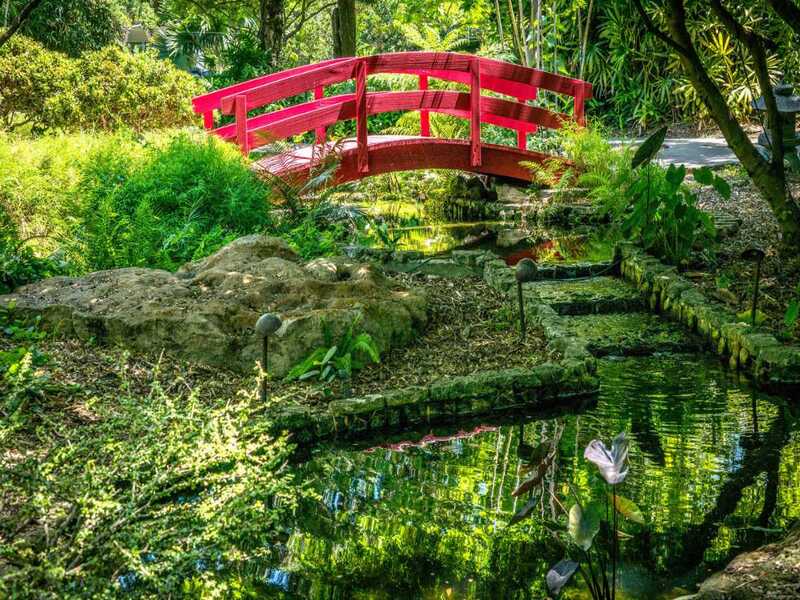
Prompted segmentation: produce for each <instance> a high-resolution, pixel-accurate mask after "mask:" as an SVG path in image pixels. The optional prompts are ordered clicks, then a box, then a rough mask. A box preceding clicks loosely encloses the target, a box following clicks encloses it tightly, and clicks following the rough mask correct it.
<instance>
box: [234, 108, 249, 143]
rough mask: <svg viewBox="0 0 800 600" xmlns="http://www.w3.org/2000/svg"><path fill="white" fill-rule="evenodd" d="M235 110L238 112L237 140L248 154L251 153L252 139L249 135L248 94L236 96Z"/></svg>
mask: <svg viewBox="0 0 800 600" xmlns="http://www.w3.org/2000/svg"><path fill="white" fill-rule="evenodd" d="M234 112H235V114H236V141H237V142H238V144H239V149H240V150H241V151H242V154H244V155H245V156H247V155H248V154H250V140H249V139H248V137H247V96H245V95H244V94H240V95H238V96H236V101H235V110H234Z"/></svg>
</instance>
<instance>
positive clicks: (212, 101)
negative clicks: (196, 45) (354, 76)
mask: <svg viewBox="0 0 800 600" xmlns="http://www.w3.org/2000/svg"><path fill="white" fill-rule="evenodd" d="M343 60H349V59H348V58H333V59H330V60H325V61H322V62H319V63H316V64H310V65H300V66H299V67H294V68H291V69H287V70H285V71H277V72H275V73H269V74H267V75H262V76H261V77H256V78H255V79H250V80H248V81H242V82H241V83H235V84H233V85H229V86H227V87H224V88H219V89H218V90H214V91H213V92H208V93H207V94H202V95H200V96H195V97H194V98H192V108H193V109H194V112H195V113H197V114H202V115H203V122H204V125H205V127H206V129H212V128H213V127H214V111H215V110H219V111H221V110H222V105H221V103H222V99H223V98H225V97H226V96H230V95H232V94H241V93H242V92H246V91H249V90H251V89H253V88H257V87H259V86H262V85H264V84H266V83H270V82H272V81H276V80H278V79H283V78H284V77H291V76H292V75H298V74H300V73H304V72H306V71H311V70H312V69H315V68H317V67H319V66H320V65H325V64H333V63H337V62H341V61H343Z"/></svg>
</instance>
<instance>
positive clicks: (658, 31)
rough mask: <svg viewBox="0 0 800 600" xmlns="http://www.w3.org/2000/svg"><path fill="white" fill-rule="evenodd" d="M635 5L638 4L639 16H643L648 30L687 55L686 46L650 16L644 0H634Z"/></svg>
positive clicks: (678, 51) (680, 52) (679, 52)
mask: <svg viewBox="0 0 800 600" xmlns="http://www.w3.org/2000/svg"><path fill="white" fill-rule="evenodd" d="M633 3H634V5H635V6H636V10H637V11H638V13H639V16H640V17H642V21H644V26H645V27H646V28H647V30H648V31H649V32H650V33H652V34H653V35H654V36H656V37H657V38H658V39H660V40H661V41H662V42H664V43H665V44H666V45H667V46H669V47H670V48H672V49H673V50H675V52H677V53H678V54H681V55H684V56H685V55H686V52H687V50H686V48H684V47H683V46H681V45H680V44H679V43H678V42H676V41H675V40H674V39H672V38H671V37H670V36H668V35H667V34H666V33H664V32H663V31H661V29H659V28H658V27H657V26H656V24H655V23H653V19H651V18H650V15H648V14H647V11H646V10H645V9H644V6H643V5H642V0H633Z"/></svg>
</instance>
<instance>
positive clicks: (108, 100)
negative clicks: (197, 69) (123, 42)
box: [0, 36, 202, 131]
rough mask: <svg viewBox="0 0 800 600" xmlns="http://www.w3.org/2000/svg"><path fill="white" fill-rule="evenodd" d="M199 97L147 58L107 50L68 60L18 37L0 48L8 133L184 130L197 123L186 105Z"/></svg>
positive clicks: (189, 82)
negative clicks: (17, 129)
mask: <svg viewBox="0 0 800 600" xmlns="http://www.w3.org/2000/svg"><path fill="white" fill-rule="evenodd" d="M201 90H202V86H201V85H200V84H199V83H198V82H197V81H195V80H194V79H193V78H192V77H191V76H190V75H188V74H187V73H184V72H182V71H179V70H178V69H176V68H175V67H174V66H173V65H171V64H170V63H169V62H167V61H164V60H159V59H158V58H156V57H155V55H154V54H152V53H136V54H133V53H131V52H127V51H125V50H123V49H121V48H119V47H116V46H108V47H106V48H103V49H101V50H97V51H92V52H87V53H85V54H83V55H81V56H80V57H79V58H76V59H71V58H68V57H67V56H65V55H63V54H61V53H59V52H53V51H49V50H46V49H45V48H44V47H43V46H42V45H40V44H39V43H38V42H35V41H33V40H30V39H28V38H25V37H23V36H14V37H12V38H11V40H10V41H9V43H7V44H6V45H5V46H3V47H2V48H0V121H2V122H3V124H4V125H5V127H6V128H7V129H8V128H14V127H19V126H22V125H26V126H29V127H30V128H32V129H33V130H34V131H41V130H45V129H56V130H78V129H103V130H112V129H116V128H119V127H129V128H131V129H135V130H137V131H142V130H145V129H153V128H159V127H172V126H178V125H185V124H188V123H191V122H193V121H194V120H195V119H194V114H193V113H192V110H191V105H190V103H189V100H190V99H191V97H192V96H193V95H195V94H197V93H199V92H200V91H201Z"/></svg>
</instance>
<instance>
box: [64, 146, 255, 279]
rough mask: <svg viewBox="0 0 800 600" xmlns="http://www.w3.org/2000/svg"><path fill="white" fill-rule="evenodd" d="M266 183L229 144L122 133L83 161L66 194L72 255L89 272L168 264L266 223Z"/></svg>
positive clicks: (206, 251) (199, 254) (214, 247)
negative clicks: (146, 139)
mask: <svg viewBox="0 0 800 600" xmlns="http://www.w3.org/2000/svg"><path fill="white" fill-rule="evenodd" d="M268 194H269V189H268V187H267V186H266V185H265V184H264V183H263V182H261V181H260V180H259V179H258V178H257V177H256V175H255V174H254V173H253V172H252V171H251V170H250V169H249V167H248V165H247V163H246V162H245V161H244V160H243V159H242V157H241V155H239V153H238V151H237V150H236V148H235V147H233V146H231V145H229V144H225V143H224V142H222V141H220V140H218V139H216V138H212V137H206V136H205V135H202V134H198V135H190V134H187V133H179V134H177V135H176V136H174V137H172V138H171V139H169V140H168V141H167V142H166V144H164V145H163V146H159V145H157V144H153V143H149V144H148V143H137V142H136V141H135V140H134V139H133V138H132V137H131V136H129V135H118V136H113V137H110V138H108V139H107V141H106V143H105V144H103V145H102V146H100V147H99V148H97V149H96V150H95V151H94V152H92V153H91V155H90V156H88V157H87V158H86V161H85V163H84V166H83V169H82V176H81V180H80V182H79V184H78V186H77V188H76V190H75V194H74V196H73V198H72V202H71V206H70V207H69V210H70V213H71V214H73V215H74V223H73V225H72V229H71V232H72V237H73V240H74V241H73V247H72V254H73V255H75V256H76V257H79V258H81V259H83V260H84V261H85V266H86V267H87V268H91V269H106V268H114V267H124V266H142V267H159V268H164V269H175V268H177V267H178V266H180V265H181V264H183V263H185V262H187V261H189V260H194V259H197V258H201V257H204V256H206V255H208V254H210V253H212V252H214V251H215V250H217V249H218V248H219V247H220V246H222V245H223V244H225V243H227V242H229V241H231V240H232V239H234V238H236V237H239V236H242V235H246V234H250V233H255V232H258V231H263V230H264V229H265V228H266V227H267V225H268V224H269V222H270V221H269V216H268V205H267V198H268Z"/></svg>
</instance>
